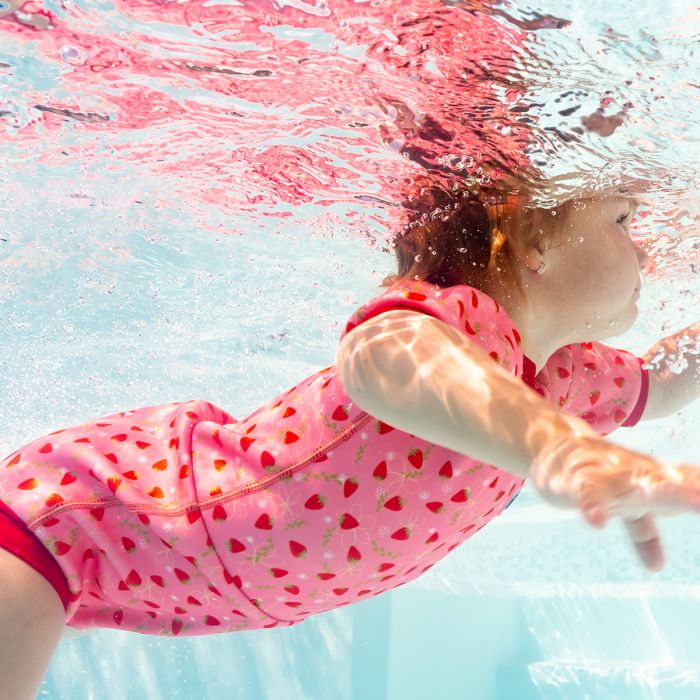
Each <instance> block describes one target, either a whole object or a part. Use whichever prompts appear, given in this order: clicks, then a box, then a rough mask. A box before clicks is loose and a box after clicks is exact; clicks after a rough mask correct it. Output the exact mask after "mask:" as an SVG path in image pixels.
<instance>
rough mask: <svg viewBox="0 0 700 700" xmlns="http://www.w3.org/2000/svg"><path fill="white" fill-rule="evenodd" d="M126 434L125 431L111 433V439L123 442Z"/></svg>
mask: <svg viewBox="0 0 700 700" xmlns="http://www.w3.org/2000/svg"><path fill="white" fill-rule="evenodd" d="M126 438H127V435H126V433H119V435H112V440H114V441H115V442H124V440H126Z"/></svg>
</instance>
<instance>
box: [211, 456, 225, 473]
mask: <svg viewBox="0 0 700 700" xmlns="http://www.w3.org/2000/svg"><path fill="white" fill-rule="evenodd" d="M225 466H226V460H225V459H215V460H214V469H216V471H217V472H220V471H221V470H222V469H223V468H224V467H225Z"/></svg>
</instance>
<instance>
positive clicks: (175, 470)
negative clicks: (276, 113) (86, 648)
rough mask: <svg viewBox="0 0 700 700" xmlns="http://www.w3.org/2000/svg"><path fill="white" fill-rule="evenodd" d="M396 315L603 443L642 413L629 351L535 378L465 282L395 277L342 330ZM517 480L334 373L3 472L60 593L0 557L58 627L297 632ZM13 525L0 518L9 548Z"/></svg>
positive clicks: (412, 560) (114, 418)
mask: <svg viewBox="0 0 700 700" xmlns="http://www.w3.org/2000/svg"><path fill="white" fill-rule="evenodd" d="M392 308H409V309H415V310H416V311H417V312H422V313H427V314H430V315H432V316H435V317H436V318H439V319H441V320H442V321H444V322H446V323H448V324H450V325H451V326H454V327H455V328H457V329H458V330H459V331H460V332H461V333H464V334H465V335H467V336H468V337H469V338H471V339H472V340H473V341H474V342H476V343H478V344H479V345H481V347H483V348H484V349H485V350H486V352H487V353H489V354H490V355H491V357H493V359H494V361H495V362H498V363H499V364H501V365H502V366H503V367H504V368H506V369H507V370H508V371H509V372H512V373H513V374H514V375H515V376H518V377H522V378H523V380H524V381H525V382H526V383H527V384H528V385H529V386H531V387H532V388H533V390H535V391H537V392H538V393H540V394H541V395H542V396H543V397H544V398H545V399H546V400H547V401H549V402H551V403H552V404H554V405H556V406H560V407H561V408H562V409H563V410H565V411H569V412H571V413H575V414H577V415H579V416H581V417H582V418H584V419H585V420H586V421H588V422H589V423H590V424H591V425H592V426H593V427H594V428H595V429H596V430H597V431H598V432H599V433H600V434H601V435H606V434H608V433H610V432H611V431H612V430H614V429H615V428H617V427H619V426H621V425H634V424H635V423H636V422H637V421H638V420H639V418H640V416H641V414H642V411H643V409H644V405H645V401H646V394H647V387H648V377H647V372H646V370H645V369H643V368H642V367H641V360H640V359H639V358H637V357H636V356H635V355H633V354H631V353H629V352H626V351H624V350H617V349H614V348H610V347H607V346H605V345H602V344H600V343H583V344H576V345H569V346H566V347H564V348H561V349H560V350H558V351H557V352H556V353H555V354H554V355H552V357H551V358H550V359H549V361H548V362H547V365H546V366H545V367H544V368H543V369H542V371H541V372H540V373H539V374H538V375H537V377H535V376H534V369H535V366H534V364H533V363H532V362H531V361H530V360H529V358H527V357H524V356H523V353H522V351H521V350H520V347H519V346H520V338H519V335H518V331H517V329H515V328H514V327H513V323H512V321H511V320H510V318H509V316H508V315H507V314H506V312H505V311H504V309H503V308H502V307H500V306H499V305H498V304H497V303H496V302H495V301H494V300H493V299H492V298H490V297H489V296H487V295H485V294H483V293H482V292H480V291H478V290H476V289H473V288H471V287H467V286H456V287H451V288H448V289H443V290H440V289H439V288H438V287H434V286H431V285H428V284H426V283H424V282H408V283H406V282H404V283H397V284H396V285H394V287H392V288H391V289H389V290H387V292H386V293H385V294H383V295H381V296H379V297H376V298H375V299H372V300H371V301H369V302H367V303H366V304H364V305H363V306H362V307H361V308H360V309H358V310H357V311H356V312H355V313H354V314H353V315H352V316H351V318H350V320H349V322H348V323H347V326H346V328H345V330H344V332H343V334H342V336H344V335H345V334H346V333H348V332H349V331H351V330H352V329H353V328H355V327H356V326H357V325H358V324H360V323H362V322H363V321H365V320H367V319H369V318H371V317H372V316H375V315H376V314H378V313H381V312H382V311H386V310H388V309H392ZM342 336H341V337H342ZM523 483H524V479H522V478H520V477H518V476H514V475H511V474H509V473H507V472H505V471H502V470H500V469H497V468H496V467H493V466H490V465H488V464H483V463H479V462H477V461H475V460H473V459H470V458H469V457H466V456H464V455H461V454H458V453H455V452H453V451H450V450H448V449H445V448H443V447H440V446H437V445H435V444H432V443H429V442H427V441H425V440H422V439H420V438H417V437H414V436H412V435H409V434H407V433H405V432H402V431H400V430H398V429H395V428H393V427H392V426H390V425H387V424H386V423H384V422H382V421H381V420H378V419H377V418H375V417H373V416H371V415H369V414H367V413H365V412H364V411H363V410H362V409H361V408H359V407H358V406H357V405H355V404H354V403H353V402H352V401H351V400H350V399H349V397H348V396H347V395H346V394H345V393H344V391H343V387H342V386H341V383H340V380H339V378H338V376H337V374H336V370H335V367H332V366H331V367H327V368H325V369H323V370H321V371H319V372H318V373H316V374H314V375H313V376H311V377H309V378H307V379H305V380H303V381H301V382H300V383H299V384H297V385H296V386H294V387H292V388H291V389H289V390H288V391H286V392H285V393H283V394H281V395H280V396H278V397H276V398H274V399H273V400H272V401H270V402H269V403H267V404H266V405H264V406H262V407H261V408H259V409H258V410H256V411H255V412H254V413H252V414H251V415H250V416H248V417H247V418H245V419H244V420H241V421H237V420H236V419H235V418H234V417H233V416H231V415H229V414H228V413H227V412H226V411H224V410H223V409H221V408H218V407H216V406H213V405H212V404H211V403H208V402H206V401H187V402H183V403H172V404H164V405H159V406H149V407H146V408H140V409H137V410H133V411H125V412H122V413H117V414H114V415H110V416H106V417H104V418H100V419H98V420H94V421H89V422H87V423H85V424H83V425H78V426H74V427H70V428H66V429H64V430H59V431H56V432H54V433H51V434H50V435H47V436H45V437H41V438H38V439H37V440H35V441H33V442H31V443H29V444H28V445H26V446H25V447H22V448H20V449H19V450H17V451H15V452H13V453H12V454H11V455H9V457H7V458H5V459H4V460H3V461H2V462H0V499H1V500H2V501H3V502H4V503H5V504H6V506H7V507H9V509H10V510H6V514H10V515H12V514H16V516H17V518H18V519H19V521H20V522H21V523H25V524H26V528H24V532H23V533H21V534H22V536H24V538H25V540H26V541H27V542H30V541H31V542H33V543H34V545H35V546H36V545H38V543H39V542H40V543H42V544H43V546H44V547H45V549H46V550H47V551H48V552H49V553H50V554H51V556H52V557H53V560H54V561H55V562H56V563H57V564H58V566H59V567H60V570H61V571H62V572H63V574H64V580H63V582H62V584H63V585H62V586H61V585H60V582H58V584H57V582H56V569H55V567H54V569H55V570H54V571H53V572H51V571H48V570H47V568H46V567H45V566H42V565H41V564H37V563H36V559H37V557H36V556H35V555H32V556H29V555H26V556H22V551H20V547H18V546H17V545H15V548H14V550H13V549H11V548H10V547H9V546H7V548H8V549H11V551H15V553H17V554H18V556H22V558H24V559H25V560H27V561H28V562H29V563H31V564H32V565H33V566H34V567H35V568H37V569H38V570H40V571H42V573H44V575H46V576H47V578H49V576H51V577H52V578H50V579H49V580H51V581H52V583H54V585H55V587H56V590H57V591H58V592H59V595H62V598H63V600H64V605H65V608H66V623H67V624H69V625H71V626H73V627H76V628H80V629H87V628H91V627H111V628H117V629H123V630H131V631H135V632H141V633H144V634H154V635H164V636H173V635H181V636H185V635H203V634H211V633H218V632H228V631H236V630H250V629H259V628H268V627H275V626H287V625H294V624H297V623H299V622H301V621H302V620H304V619H305V618H306V617H308V616H310V615H313V614H316V613H319V612H323V611H326V610H331V609H333V608H336V607H339V606H342V605H349V604H351V603H354V602H356V601H360V600H364V599H366V598H368V597H369V596H374V595H379V594H380V593H383V592H385V591H388V590H390V589H392V588H395V587H397V586H400V585H402V584H404V583H407V582H408V581H411V580H413V579H415V578H417V577H418V576H420V575H421V574H422V573H424V572H425V571H427V570H428V569H430V568H431V567H432V566H433V565H434V564H435V563H436V562H438V561H440V559H442V558H443V557H444V556H445V555H446V554H448V553H449V552H451V551H452V550H453V549H454V548H455V547H458V546H459V545H460V544H461V543H462V542H464V541H465V540H467V539H469V537H471V536H472V535H473V534H474V533H476V532H478V531H479V530H480V529H481V528H482V527H483V526H484V525H485V524H486V523H487V522H489V521H490V520H491V519H492V518H494V517H496V516H497V515H499V514H500V513H501V512H502V511H503V510H504V509H505V508H506V507H507V505H509V504H510V502H511V500H512V499H513V498H514V496H515V495H516V494H517V493H518V491H519V490H520V488H521V487H522V485H523ZM3 522H4V523H5V526H4V527H5V528H6V529H7V527H8V526H7V523H9V522H11V521H10V520H9V519H8V518H7V517H5V519H4V520H3V517H2V511H1V510H0V538H2V539H0V545H2V544H3V543H4V542H6V541H7V538H3V536H2V532H3V526H2V523H3ZM44 555H45V552H44ZM32 557H33V560H34V563H33V562H32ZM52 579H53V580H52ZM59 589H60V590H59Z"/></svg>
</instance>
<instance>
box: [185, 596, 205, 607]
mask: <svg viewBox="0 0 700 700" xmlns="http://www.w3.org/2000/svg"><path fill="white" fill-rule="evenodd" d="M187 602H188V603H189V604H190V605H199V606H201V605H202V603H201V602H200V601H199V600H197V599H196V598H195V597H194V596H193V595H188V596H187Z"/></svg>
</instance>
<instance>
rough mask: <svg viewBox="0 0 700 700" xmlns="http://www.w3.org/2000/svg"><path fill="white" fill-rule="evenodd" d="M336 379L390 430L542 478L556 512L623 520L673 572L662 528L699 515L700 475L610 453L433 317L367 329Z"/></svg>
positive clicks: (377, 322)
mask: <svg viewBox="0 0 700 700" xmlns="http://www.w3.org/2000/svg"><path fill="white" fill-rule="evenodd" d="M337 367H338V374H339V377H340V379H341V381H342V382H343V385H344V388H345V391H346V392H347V393H348V395H349V396H350V397H351V398H352V399H353V400H354V401H355V402H356V403H357V404H358V406H360V408H362V409H363V410H365V411H367V413H370V414H372V415H374V416H377V417H378V418H380V419H381V420H383V421H386V422H387V423H388V424H389V425H392V426H394V427H396V428H399V429H400V430H403V431H404V432H408V433H411V434H413V435H416V436H417V437H420V438H423V439H424V440H428V441H430V442H433V443H436V444H438V445H442V446H444V447H447V448H448V449H451V450H454V451H456V452H459V453H461V454H464V455H468V456H470V457H473V458H475V459H480V460H483V461H484V462H488V463H489V464H493V465H495V466H498V467H500V468H502V469H504V470H507V471H509V472H511V473H513V474H517V475H519V476H522V477H528V476H532V480H533V483H534V486H535V488H536V489H537V491H538V492H539V493H540V495H541V496H542V497H543V498H544V499H545V500H547V501H548V502H549V503H551V504H552V505H555V506H559V507H565V508H566V507H569V508H570V507H574V508H579V509H580V510H581V512H582V514H583V515H584V517H585V519H586V521H587V522H588V523H589V524H590V525H592V526H593V527H604V526H605V523H606V522H607V520H608V519H609V518H611V517H613V516H618V515H619V516H620V517H621V518H622V520H623V522H624V524H625V526H626V528H627V531H628V533H629V536H630V538H631V540H632V543H633V544H634V546H635V548H636V550H637V553H638V555H639V558H640V559H641V561H642V562H643V563H644V565H645V566H646V567H647V568H648V569H650V570H652V571H659V570H660V569H661V568H663V565H664V553H663V548H662V545H661V538H660V536H659V532H658V529H657V528H656V524H655V521H654V516H656V515H676V514H679V513H684V512H688V511H691V512H700V469H698V468H697V467H695V466H693V465H687V464H681V465H670V466H669V465H667V464H665V463H662V462H659V461H657V460H655V459H653V458H652V457H650V456H648V455H644V454H642V453H638V452H634V451H632V450H627V449H625V448H623V447H620V446H618V445H615V444H614V443H611V442H608V441H607V440H605V439H604V438H602V437H601V436H599V435H598V434H597V433H595V431H593V430H592V428H591V427H590V426H589V425H588V424H587V423H586V422H585V421H583V420H582V419H580V418H577V417H576V416H572V415H567V414H565V413H563V412H561V411H558V410H556V409H555V408H552V407H551V406H550V405H549V404H548V403H547V402H546V401H545V400H544V399H542V398H541V397H540V396H539V395H538V394H537V393H535V392H534V391H532V390H531V389H530V388H529V387H527V386H526V385H525V384H524V383H523V382H522V381H521V380H520V379H518V378H517V377H515V376H513V375H512V374H510V373H509V372H507V371H506V370H504V369H503V368H502V367H501V366H500V365H499V364H497V363H496V362H494V361H493V360H492V359H491V358H490V357H489V356H488V355H487V354H486V352H485V351H484V350H483V349H482V348H481V347H479V346H477V345H476V344H475V343H473V342H472V341H471V340H469V339H468V338H467V337H466V336H464V335H462V334H461V333H460V332H459V331H458V330H457V329H455V328H453V327H452V326H450V325H449V324H446V323H444V322H443V321H440V320H438V319H436V318H433V317H431V316H428V315H426V314H421V313H416V312H415V311H398V310H393V311H386V312H384V313H382V314H379V315H378V316H376V317H374V318H372V319H369V320H367V321H366V322H365V323H362V324H361V325H359V326H357V327H356V328H354V329H353V330H351V331H350V332H349V333H348V334H347V335H345V337H344V338H343V339H342V340H341V342H340V346H339V348H338V353H337Z"/></svg>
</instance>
